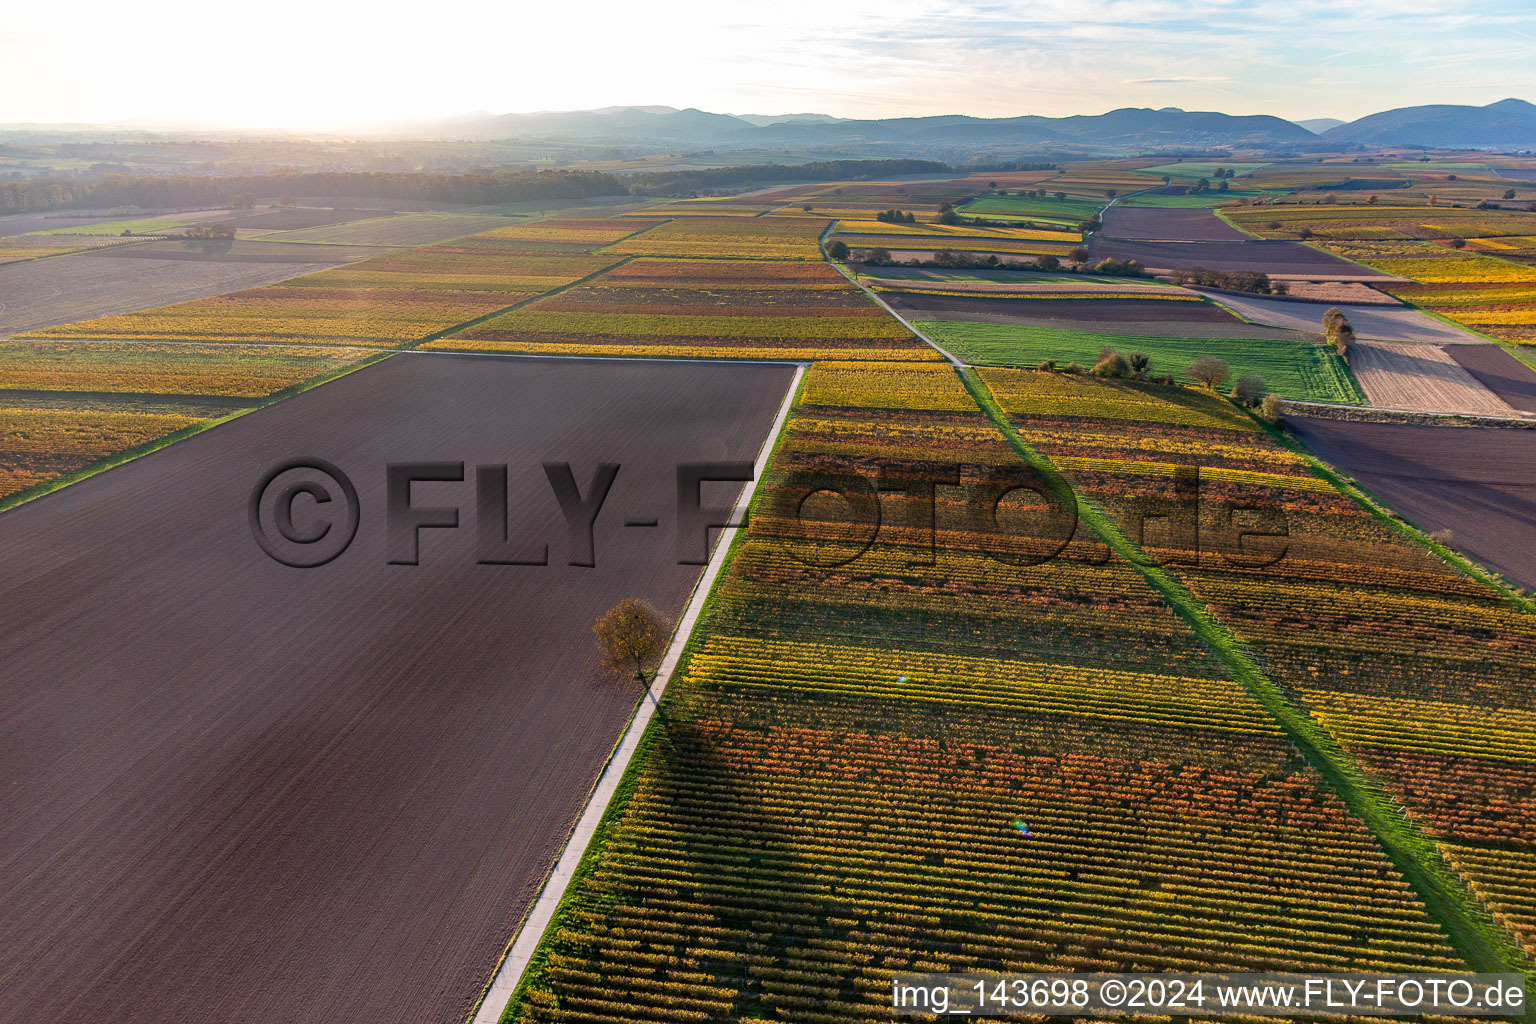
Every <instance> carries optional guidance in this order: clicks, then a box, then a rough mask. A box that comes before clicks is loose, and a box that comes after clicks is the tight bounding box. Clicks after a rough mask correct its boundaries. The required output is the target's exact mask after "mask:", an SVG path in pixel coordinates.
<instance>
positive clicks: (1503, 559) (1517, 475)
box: [1286, 413, 1536, 587]
mask: <svg viewBox="0 0 1536 1024" xmlns="http://www.w3.org/2000/svg"><path fill="white" fill-rule="evenodd" d="M1286 422H1287V423H1288V424H1289V426H1290V427H1291V429H1292V430H1294V431H1295V432H1296V434H1297V435H1298V436H1299V437H1301V439H1302V440H1304V441H1305V442H1306V443H1307V444H1308V446H1310V447H1311V448H1312V449H1313V450H1314V451H1315V452H1317V453H1318V454H1319V455H1320V456H1322V457H1323V458H1324V459H1325V460H1327V461H1328V462H1330V463H1332V464H1333V465H1335V466H1337V467H1338V468H1339V469H1341V470H1343V471H1344V472H1345V473H1347V474H1349V475H1350V476H1352V477H1354V478H1356V479H1357V480H1358V481H1359V482H1360V484H1361V486H1363V487H1364V488H1365V489H1366V490H1368V491H1370V492H1371V493H1372V494H1374V495H1376V496H1377V497H1378V498H1380V499H1382V500H1383V501H1385V502H1386V503H1387V504H1389V505H1391V506H1392V507H1393V508H1395V509H1397V511H1398V512H1400V513H1402V515H1403V516H1405V517H1406V518H1407V519H1408V520H1410V521H1411V522H1413V523H1414V524H1415V525H1417V526H1419V527H1421V528H1423V529H1425V530H1429V531H1437V530H1449V531H1450V532H1451V533H1450V543H1451V546H1452V547H1454V548H1456V549H1457V550H1458V551H1461V552H1462V553H1463V554H1466V555H1468V556H1469V557H1471V558H1474V559H1476V560H1478V561H1480V562H1482V563H1483V564H1484V565H1487V566H1490V567H1491V568H1493V569H1495V570H1497V571H1499V572H1501V573H1503V574H1504V575H1505V576H1507V577H1509V578H1510V579H1511V580H1514V581H1515V582H1516V583H1518V584H1520V585H1522V586H1525V587H1536V431H1532V430H1501V429H1497V428H1477V427H1430V426H1412V425H1408V424H1396V423H1348V422H1340V421H1335V420H1326V419H1315V418H1312V417H1308V416H1305V415H1299V414H1296V413H1292V414H1289V415H1287V417H1286Z"/></svg>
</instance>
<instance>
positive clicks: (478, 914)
mask: <svg viewBox="0 0 1536 1024" xmlns="http://www.w3.org/2000/svg"><path fill="white" fill-rule="evenodd" d="M791 375H792V368H790V367H779V366H761V365H758V366H753V365H745V364H697V363H695V364H677V363H660V362H644V361H634V362H629V363H620V362H592V361H575V360H523V359H498V358H494V357H473V356H431V357H427V356H397V357H395V358H392V359H390V360H388V361H386V362H384V363H382V364H379V365H377V366H374V367H371V368H369V369H367V370H363V371H360V372H358V373H355V374H352V375H349V376H347V377H343V378H341V379H339V380H337V381H334V382H332V383H330V384H327V385H325V386H323V387H321V388H318V389H315V390H313V391H310V392H307V393H305V394H303V395H300V396H298V397H297V398H294V399H291V400H289V401H287V402H284V403H281V404H279V405H277V406H273V407H271V408H268V409H264V410H260V411H258V412H255V413H252V414H249V415H247V416H245V417H243V418H240V419H237V420H234V421H232V422H230V423H228V424H225V425H223V426H220V427H218V428H215V429H214V430H212V431H210V432H208V433H206V434H202V435H200V436H198V437H195V438H192V439H190V440H189V441H186V442H183V443H181V444H179V445H176V446H174V447H172V448H169V449H166V450H164V451H162V452H159V453H156V454H154V455H151V456H148V457H146V458H145V459H143V460H141V461H138V462H135V463H131V464H129V465H127V466H125V467H123V468H120V469H118V470H114V471H112V472H109V473H106V474H103V475H101V476H98V477H96V478H93V479H92V480H89V481H86V482H85V483H83V484H80V485H77V486H75V487H72V488H69V489H66V490H64V491H61V492H59V493H57V494H54V495H50V496H47V497H44V498H42V499H40V500H38V501H36V502H34V503H32V504H29V505H25V506H22V507H20V508H18V509H16V510H13V511H12V512H9V513H6V514H4V515H3V516H0V600H3V601H4V605H5V607H6V608H7V610H8V611H7V615H6V617H5V619H4V621H3V623H0V647H3V649H4V650H5V651H6V653H7V658H6V667H7V686H6V688H5V690H4V691H3V692H0V731H3V734H4V743H3V744H0V769H3V772H4V779H5V785H6V799H5V801H4V803H3V805H0V864H3V870H0V991H3V992H4V993H5V998H4V999H3V1000H0V1021H3V1022H6V1024H11V1022H14V1024H35V1022H38V1021H44V1020H48V1021H53V1020H59V1021H64V1020H68V1021H112V1022H114V1024H151V1022H153V1024H165V1022H169V1021H175V1022H177V1024H215V1022H217V1024H232V1022H241V1024H269V1022H270V1024H277V1022H281V1024H309V1022H314V1024H320V1022H326V1024H332V1022H336V1021H367V1022H369V1024H438V1022H441V1024H448V1022H452V1024H457V1022H459V1021H461V1020H463V1019H464V1017H465V1015H466V1014H467V1013H468V1011H469V1009H470V1007H471V1006H472V1004H473V1003H474V1001H475V998H476V997H477V996H478V994H479V991H480V988H481V986H482V985H484V984H485V983H486V982H487V981H488V980H489V978H490V976H491V971H492V968H493V966H494V964H495V962H496V959H497V957H498V956H499V955H500V954H501V952H502V950H503V948H504V946H505V944H506V943H507V942H508V940H509V939H510V938H511V936H512V934H513V932H514V930H515V928H516V926H517V924H518V921H519V919H520V916H521V914H522V913H523V912H524V910H526V908H527V906H528V905H529V903H530V901H531V900H532V898H533V896H534V895H535V893H536V891H537V888H538V885H539V883H540V882H541V880H542V876H543V874H544V872H545V871H546V870H547V868H548V866H549V865H550V864H551V863H552V862H553V859H554V857H555V855H556V854H557V852H558V850H559V847H560V845H561V843H562V842H563V841H564V838H565V834H566V831H567V830H568V828H569V827H570V825H571V823H572V822H573V821H574V820H575V818H576V816H577V815H578V814H579V812H580V810H581V807H582V805H583V803H584V801H585V799H586V795H587V792H588V789H589V788H590V786H591V784H592V782H593V780H594V779H595V778H596V776H597V773H598V770H599V768H600V766H601V764H602V762H603V760H604V758H605V757H606V756H607V754H608V752H609V750H610V749H611V747H612V744H613V743H614V741H615V739H616V738H617V736H618V734H619V732H620V730H621V728H622V726H623V724H624V722H625V721H626V719H627V717H628V715H629V713H630V711H631V710H632V708H633V707H634V705H635V703H636V700H637V699H638V691H637V690H636V689H635V688H634V687H633V686H631V685H629V684H626V683H625V682H623V681H622V680H616V679H614V678H612V677H611V676H609V675H608V674H606V673H604V672H602V671H601V670H600V668H599V667H598V666H597V665H596V664H595V656H594V655H593V654H592V653H591V651H592V648H591V632H590V627H591V623H592V621H593V619H594V618H595V617H596V615H598V614H599V613H601V612H602V611H603V610H605V609H606V608H608V607H609V606H611V605H612V604H613V603H615V602H616V601H617V600H618V599H620V598H622V597H627V596H639V597H646V598H649V599H651V600H652V601H653V602H654V603H656V604H657V605H658V606H660V607H663V608H666V609H669V610H670V611H671V612H673V613H676V612H677V611H678V610H679V609H680V608H681V607H682V605H683V603H684V601H685V599H686V597H687V594H688V592H689V590H690V588H691V586H692V584H693V581H694V580H695V579H696V578H697V576H698V573H699V568H700V567H698V566H693V565H688V566H679V565H677V564H676V559H675V553H674V547H673V532H672V526H673V513H672V510H673V509H674V507H675V502H676V494H675V490H676V480H675V469H674V467H675V463H676V462H678V461H704V460H720V459H739V460H748V461H750V460H751V459H752V458H753V457H754V456H755V455H756V453H757V450H758V447H759V444H760V442H761V439H762V434H763V433H764V432H765V431H766V430H767V428H768V426H769V424H770V423H771V422H772V421H773V418H774V415H775V413H776V411H777V408H778V406H779V404H780V402H781V401H782V399H783V394H784V390H785V388H786V387H787V386H788V383H789V380H790V379H791ZM298 456H309V457H319V458H322V459H326V460H328V461H330V462H332V463H334V464H335V465H336V466H338V467H339V468H341V469H342V470H343V471H344V472H346V473H347V474H348V475H349V476H350V477H351V479H352V481H353V482H354V483H355V485H356V488H357V492H358V496H359V505H360V508H361V526H360V528H359V531H358V535H357V538H356V540H355V541H354V542H353V543H352V545H351V547H350V548H348V549H347V550H346V551H345V552H344V553H343V554H342V555H340V557H338V558H337V559H336V560H335V561H333V562H331V563H330V564H328V565H325V566H322V567H319V568H315V569H307V570H306V569H291V568H287V567H285V566H282V565H279V564H277V563H276V562H274V561H272V560H270V559H268V558H267V557H266V556H265V555H263V554H262V552H261V551H260V550H259V548H258V547H257V544H256V542H255V540H254V539H253V537H252V532H251V528H250V524H249V522H248V520H247V502H248V500H249V496H250V493H251V491H252V490H253V488H254V486H255V485H256V483H257V481H258V480H259V479H260V478H261V476H262V475H263V473H264V472H265V471H266V470H268V469H269V468H270V467H271V466H273V465H274V464H276V463H278V462H280V461H283V460H286V459H288V458H291V457H298ZM421 460H442V461H450V462H454V461H460V460H462V461H464V462H465V463H466V466H467V473H466V475H467V476H468V477H469V479H468V480H466V481H465V482H464V483H450V482H435V483H418V484H416V485H415V487H414V489H413V491H414V493H413V501H414V504H415V505H417V506H424V505H426V506H457V507H459V509H460V512H459V521H460V528H459V529H457V530H426V531H423V532H422V535H421V538H420V564H419V565H415V566H410V565H390V564H387V557H388V556H387V553H386V544H385V538H386V529H385V519H386V517H385V515H384V512H383V510H384V508H385V500H384V476H385V474H384V466H385V464H386V463H391V462H406V461H421ZM544 461H554V462H564V461H569V462H571V463H572V470H573V472H574V476H575V479H576V482H577V484H578V486H579V488H580V490H581V492H582V494H584V495H585V494H589V493H590V492H589V481H590V479H591V474H592V473H593V470H594V468H595V464H596V463H597V462H599V461H611V462H617V463H619V464H620V465H621V467H622V468H621V469H620V471H619V474H618V476H617V478H616V479H615V481H614V484H613V490H612V492H611V493H610V496H609V498H608V500H607V502H606V503H605V504H604V506H603V508H602V511H601V513H600V515H599V517H598V522H597V528H596V533H595V540H596V559H595V560H596V563H597V564H596V567H595V568H579V567H573V566H570V565H568V564H567V554H568V551H567V540H566V530H565V525H564V519H563V518H562V516H561V514H560V511H559V509H558V506H557V505H556V503H555V500H554V498H553V496H552V491H551V488H550V485H549V483H548V481H547V480H546V479H545V475H544V471H543V469H542V467H541V465H540V463H541V462H544ZM502 463H505V464H509V475H510V482H511V487H510V493H511V500H510V502H509V506H510V509H509V511H510V514H509V516H508V521H509V523H510V525H511V533H512V536H513V537H514V538H515V539H519V540H521V539H527V540H532V541H534V542H540V541H543V542H547V543H548V545H549V556H550V557H549V561H550V564H549V565H545V566H533V565H482V564H477V558H476V550H475V538H476V508H475V493H476V485H475V482H474V473H475V469H474V467H475V466H476V465H482V464H484V465H494V464H502ZM714 486H716V487H719V488H720V490H719V491H716V490H713V489H706V493H705V495H704V499H705V502H706V504H728V503H729V502H728V500H727V498H726V493H725V492H727V491H732V490H733V489H732V488H731V487H729V486H728V485H714ZM336 500H337V501H338V502H339V501H340V500H341V499H340V497H339V495H338V497H337V499H336ZM318 507H319V506H316V505H315V504H314V503H313V502H310V501H309V500H308V499H307V498H304V499H301V500H300V501H299V502H298V504H297V505H296V511H295V524H296V527H297V528H299V529H301V530H303V529H308V528H310V527H311V526H312V525H313V517H314V516H315V515H316V511H317V509H318ZM638 517H656V518H657V519H658V520H659V527H657V528H626V527H625V525H624V523H625V522H626V520H627V519H630V518H638Z"/></svg>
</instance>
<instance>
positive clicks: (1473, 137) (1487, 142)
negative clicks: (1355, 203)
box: [1322, 99, 1536, 149]
mask: <svg viewBox="0 0 1536 1024" xmlns="http://www.w3.org/2000/svg"><path fill="white" fill-rule="evenodd" d="M1322 138H1323V140H1324V141H1326V142H1332V143H1337V144H1340V145H1353V144H1359V145H1365V146H1428V147H1431V148H1436V149H1459V148H1462V147H1466V148H1472V149H1476V148H1484V147H1491V148H1499V149H1508V148H1519V147H1530V146H1536V106H1533V105H1532V104H1530V103H1527V102H1526V101H1525V100H1517V99H1506V100H1499V101H1498V102H1497V103H1490V104H1488V105H1487V106H1485V107H1469V106H1460V105H1457V104H1450V103H1436V104H1431V105H1429V106H1422V107H1399V108H1397V109H1396V110H1383V111H1382V112H1381V113H1379V114H1371V115H1369V116H1367V117H1362V118H1360V120H1358V121H1351V122H1350V123H1349V124H1343V125H1339V126H1338V127H1335V128H1329V129H1328V130H1327V131H1325V132H1323V134H1322Z"/></svg>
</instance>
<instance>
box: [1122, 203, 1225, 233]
mask: <svg viewBox="0 0 1536 1024" xmlns="http://www.w3.org/2000/svg"><path fill="white" fill-rule="evenodd" d="M1104 237H1106V238H1120V239H1138V240H1157V239H1163V240H1172V241H1185V242H1238V241H1244V240H1247V241H1252V240H1253V239H1252V236H1250V235H1245V234H1243V233H1242V232H1241V231H1239V230H1237V229H1236V228H1234V227H1233V226H1232V225H1230V224H1228V223H1227V222H1226V221H1224V220H1222V219H1221V218H1220V217H1218V216H1216V214H1214V213H1212V212H1211V211H1210V210H1180V209H1160V208H1158V207H1155V206H1121V205H1119V204H1118V203H1117V204H1116V205H1114V206H1111V207H1110V208H1109V209H1108V210H1106V211H1105V212H1104Z"/></svg>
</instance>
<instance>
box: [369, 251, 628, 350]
mask: <svg viewBox="0 0 1536 1024" xmlns="http://www.w3.org/2000/svg"><path fill="white" fill-rule="evenodd" d="M637 233H638V232H637ZM634 258H635V257H633V256H626V257H624V258H623V259H621V260H619V261H618V262H616V263H610V264H608V265H607V266H606V267H603V268H601V269H599V270H594V271H592V273H590V274H588V275H587V276H585V277H583V278H580V279H578V280H575V281H572V282H570V283H569V284H562V285H556V286H555V287H554V288H551V289H549V290H548V291H542V292H539V294H537V295H530V296H528V297H527V298H526V299H518V300H517V301H516V302H514V303H512V304H511V305H509V306H502V307H501V308H500V309H493V310H491V311H490V312H489V313H482V314H481V315H479V316H477V317H471V318H470V319H468V320H465V321H463V322H462V323H457V324H454V325H453V326H452V327H445V328H443V329H442V330H440V331H438V332H437V333H436V334H429V335H427V336H426V337H425V338H419V339H417V340H416V341H413V342H410V343H409V344H406V345H403V346H400V347H399V348H398V349H397V351H400V352H409V351H411V350H412V349H415V348H417V347H419V346H421V345H430V344H431V343H432V342H434V341H442V340H443V339H444V338H446V337H448V335H450V334H457V333H458V332H460V331H467V330H469V328H471V327H478V326H480V325H481V324H483V323H485V322H486V321H487V320H494V319H496V318H497V317H499V316H501V315H502V314H504V313H510V312H512V311H513V310H517V309H521V308H523V307H524V306H527V305H530V304H532V303H535V302H538V301H539V300H541V299H547V298H549V297H550V296H551V295H559V294H560V293H561V292H563V291H569V290H570V289H572V288H578V287H580V286H581V285H584V284H586V283H587V282H588V281H591V280H593V279H595V278H599V277H602V276H603V275H604V274H606V273H608V272H609V271H612V270H617V269H618V268H619V267H621V266H623V265H624V264H626V263H628V262H629V261H630V260H632V259H634Z"/></svg>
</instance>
